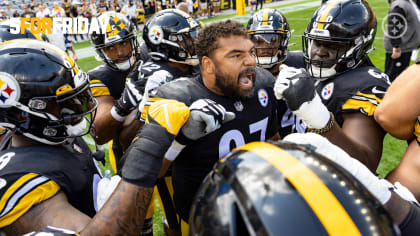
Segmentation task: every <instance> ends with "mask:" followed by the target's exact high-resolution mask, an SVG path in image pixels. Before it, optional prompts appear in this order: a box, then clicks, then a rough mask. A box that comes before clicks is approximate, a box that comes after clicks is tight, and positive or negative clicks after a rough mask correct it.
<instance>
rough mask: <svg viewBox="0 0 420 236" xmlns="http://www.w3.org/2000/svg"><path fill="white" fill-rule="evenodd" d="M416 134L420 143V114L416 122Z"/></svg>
mask: <svg viewBox="0 0 420 236" xmlns="http://www.w3.org/2000/svg"><path fill="white" fill-rule="evenodd" d="M414 136H415V137H416V141H417V143H418V144H419V145H420V116H419V117H417V121H416V124H415V125H414Z"/></svg>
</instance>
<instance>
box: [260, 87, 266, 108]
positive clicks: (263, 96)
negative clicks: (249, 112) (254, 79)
mask: <svg viewBox="0 0 420 236" xmlns="http://www.w3.org/2000/svg"><path fill="white" fill-rule="evenodd" d="M258 101H259V102H260V104H261V106H263V107H266V106H267V104H268V93H267V91H265V89H260V90H258Z"/></svg>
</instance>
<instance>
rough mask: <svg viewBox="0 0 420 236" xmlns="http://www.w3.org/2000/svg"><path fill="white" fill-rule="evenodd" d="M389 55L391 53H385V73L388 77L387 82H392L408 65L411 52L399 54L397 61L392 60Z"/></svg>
mask: <svg viewBox="0 0 420 236" xmlns="http://www.w3.org/2000/svg"><path fill="white" fill-rule="evenodd" d="M391 55H392V53H386V57H385V73H386V74H387V75H388V76H389V80H390V81H391V82H392V81H394V79H395V78H397V76H398V75H399V74H400V73H401V72H403V70H405V69H406V68H407V67H408V66H409V65H410V57H411V51H410V52H404V53H401V56H400V57H399V58H397V59H392V58H391Z"/></svg>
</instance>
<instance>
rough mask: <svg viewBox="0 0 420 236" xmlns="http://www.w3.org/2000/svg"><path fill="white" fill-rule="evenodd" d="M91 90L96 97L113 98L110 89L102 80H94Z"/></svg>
mask: <svg viewBox="0 0 420 236" xmlns="http://www.w3.org/2000/svg"><path fill="white" fill-rule="evenodd" d="M89 86H90V90H91V91H92V95H93V96H94V97H100V96H111V93H110V92H109V89H108V87H107V86H106V85H105V84H104V83H103V82H102V81H100V80H97V79H93V80H91V81H90V85H89Z"/></svg>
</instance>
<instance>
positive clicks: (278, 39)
mask: <svg viewBox="0 0 420 236" xmlns="http://www.w3.org/2000/svg"><path fill="white" fill-rule="evenodd" d="M246 27H247V30H248V33H249V35H250V38H251V40H252V42H253V43H254V44H255V52H256V55H257V64H258V65H259V66H261V67H263V68H267V69H269V68H272V67H273V66H275V65H276V64H279V63H282V62H283V61H284V60H285V59H286V56H287V46H288V44H289V39H290V35H291V33H290V26H289V23H288V22H287V19H286V17H285V16H284V15H283V14H282V13H281V12H279V11H278V10H276V9H263V10H260V11H259V12H257V13H256V14H254V15H253V17H251V18H250V19H249V21H248V24H247V26H246Z"/></svg>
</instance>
